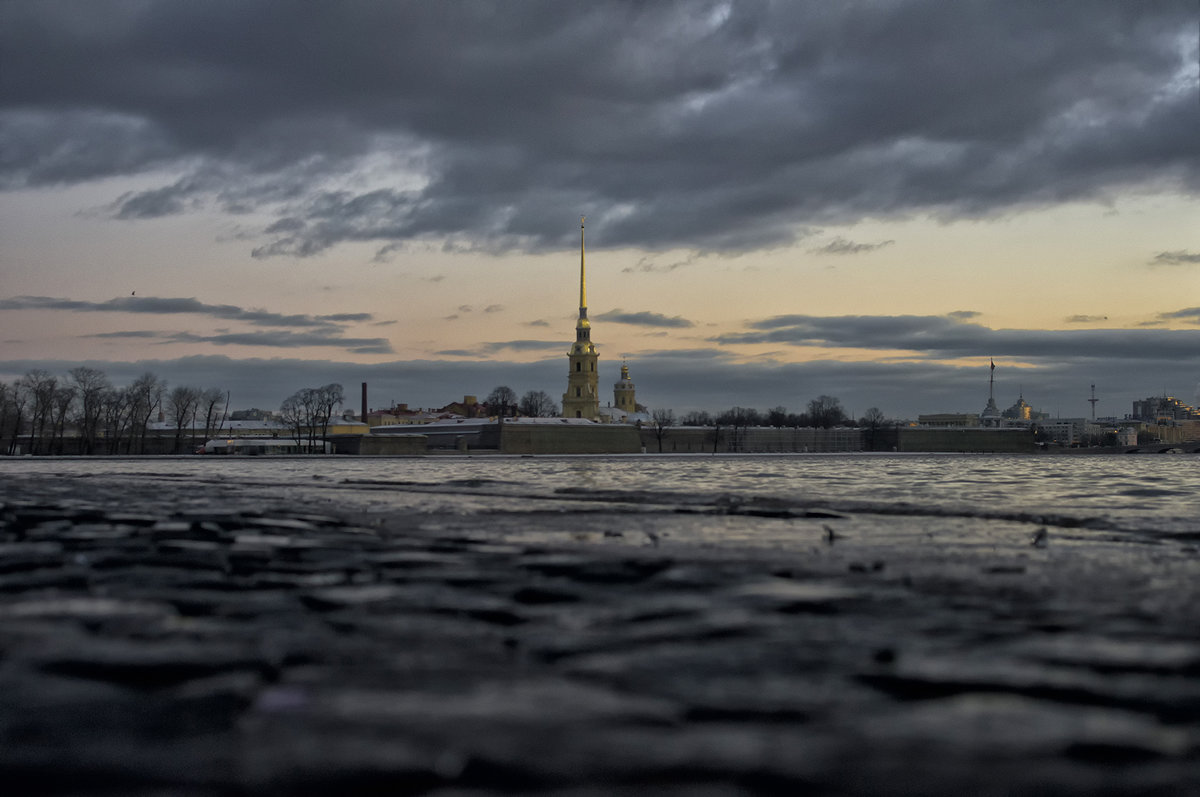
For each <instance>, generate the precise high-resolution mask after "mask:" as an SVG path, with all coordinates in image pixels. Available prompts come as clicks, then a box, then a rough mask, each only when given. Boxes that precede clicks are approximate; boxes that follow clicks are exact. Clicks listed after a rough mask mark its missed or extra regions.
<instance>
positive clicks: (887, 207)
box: [0, 0, 1200, 264]
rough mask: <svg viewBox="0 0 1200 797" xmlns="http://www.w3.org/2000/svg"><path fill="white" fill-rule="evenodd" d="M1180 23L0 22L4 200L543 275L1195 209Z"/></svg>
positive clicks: (563, 14) (964, 13)
mask: <svg viewBox="0 0 1200 797" xmlns="http://www.w3.org/2000/svg"><path fill="white" fill-rule="evenodd" d="M1195 21H1196V19H1195V4H1194V3H1193V2H1184V1H1183V0H1179V1H1178V2H1156V3H1128V4H1121V3H1100V4H1097V3H1091V2H1082V0H1080V1H1079V2H1055V3H1042V2H1032V0H1019V1H1018V2H1000V0H996V1H995V2H982V3H945V2H938V1H937V0H908V1H907V2H891V3H853V4H851V3H844V4H843V3H838V4H833V3H793V2H771V1H770V0H759V1H757V2H756V1H755V0H746V1H745V2H738V3H731V4H724V3H720V2H706V1H705V0H696V2H690V3H670V4H668V3H629V2H619V1H618V0H611V1H610V2H596V3H589V4H574V3H561V2H557V0H541V1H540V2H538V1H534V0H531V1H530V2H522V3H506V4H492V3H420V2H396V3H370V2H332V1H331V0H315V1H314V2H309V3H303V4H299V5H293V4H281V3H277V2H271V1H269V0H262V1H261V2H246V1H245V0H207V1H206V2H204V3H178V2H166V1H165V0H164V1H163V2H154V0H149V1H148V2H138V3H128V2H117V1H116V0H95V1H94V2H88V3H19V2H7V3H3V4H0V52H3V53H4V68H3V69H0V98H2V100H0V186H6V187H10V188H11V187H21V186H37V185H51V184H71V183H76V182H79V181H83V180H92V179H96V178H102V177H108V176H113V175H132V174H149V173H151V172H154V173H155V174H158V173H160V172H161V173H170V174H171V176H170V177H168V178H164V179H163V181H162V185H159V186H156V187H151V188H149V189H148V190H144V191H142V192H140V193H135V194H130V195H127V196H124V197H120V198H118V199H117V202H116V204H115V206H114V208H113V213H114V214H115V215H117V216H121V217H124V218H142V217H147V216H151V217H153V216H158V215H162V214H166V213H179V212H188V211H189V210H191V209H192V208H194V207H197V206H200V207H210V208H217V209H222V210H225V211H227V212H231V213H247V212H250V211H257V212H259V213H260V214H261V213H265V214H267V215H268V216H270V215H273V216H274V217H275V222H274V223H271V222H268V223H267V224H266V225H264V227H267V229H264V230H262V232H261V237H260V238H259V240H257V241H256V245H255V246H254V247H253V253H254V254H255V255H256V256H259V257H270V256H278V255H285V256H295V257H303V256H306V255H311V254H315V253H318V252H321V251H323V250H325V249H327V248H329V247H331V246H335V245H337V244H339V243H342V242H346V241H370V242H374V243H377V244H379V249H378V251H379V252H380V256H381V257H382V256H384V253H386V252H391V251H394V248H393V247H397V246H400V247H403V246H404V245H408V244H412V243H414V242H420V241H433V242H436V243H438V244H440V245H442V246H444V247H446V248H448V249H451V250H458V249H473V248H474V249H486V250H503V249H516V250H544V249H547V248H557V247H563V246H570V245H572V244H573V243H574V241H573V236H574V234H573V232H572V228H573V224H571V223H569V218H573V214H575V213H577V212H578V213H588V214H589V219H588V227H589V231H592V230H595V233H596V237H595V238H594V239H593V240H595V241H597V242H603V244H604V245H605V246H611V247H618V246H638V247H644V248H647V249H651V250H665V249H671V248H684V249H688V250H696V249H700V250H704V249H707V250H723V251H730V252H733V251H746V250H752V249H757V248H762V247H769V246H777V245H785V244H789V243H792V242H794V241H795V240H796V239H797V238H798V237H799V236H801V235H804V234H806V232H805V231H806V230H809V229H811V228H812V227H813V226H820V225H823V224H829V223H848V222H853V221H855V220H858V219H861V218H864V217H866V216H872V217H896V216H905V215H908V214H911V213H914V212H928V213H933V214H934V215H937V216H939V217H941V218H955V217H961V216H974V215H979V214H988V213H993V212H997V211H1003V210H1006V209H1011V208H1017V207H1022V206H1027V205H1030V204H1035V205H1036V204H1043V203H1055V202H1060V201H1066V200H1074V199H1085V200H1086V199H1103V198H1105V197H1106V196H1108V195H1109V194H1110V193H1111V192H1112V191H1114V190H1117V189H1119V188H1121V187H1124V186H1127V185H1130V184H1134V183H1137V184H1141V185H1151V186H1167V187H1170V188H1172V189H1173V190H1179V191H1182V192H1184V193H1187V194H1194V193H1196V192H1197V190H1200V163H1198V158H1197V153H1196V149H1195V131H1196V129H1200V104H1198V103H1197V98H1196V94H1197V75H1196V48H1197V45H1196V42H1197V30H1196V24H1195ZM381 158H382V159H383V160H385V161H386V164H385V165H384V166H380V164H379V163H378V161H379V160H380V159H381ZM347 175H368V176H370V177H372V178H373V179H371V180H367V181H365V182H364V181H355V180H346V179H345V178H346V177H347ZM381 175H382V176H383V178H384V179H381V178H380V176H381ZM368 183H369V184H368ZM268 229H269V231H268ZM1163 254H1165V255H1169V256H1174V255H1175V254H1179V255H1182V256H1183V258H1184V259H1183V260H1178V261H1176V260H1173V259H1171V257H1168V258H1167V259H1166V260H1164V261H1163V262H1165V263H1176V262H1178V263H1179V264H1184V263H1189V262H1192V261H1190V260H1188V259H1187V258H1189V257H1191V255H1190V253H1187V252H1182V253H1163Z"/></svg>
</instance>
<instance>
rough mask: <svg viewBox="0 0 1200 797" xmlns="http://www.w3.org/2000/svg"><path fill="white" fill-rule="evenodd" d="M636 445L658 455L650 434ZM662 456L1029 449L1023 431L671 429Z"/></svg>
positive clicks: (1029, 440) (649, 430) (648, 429)
mask: <svg viewBox="0 0 1200 797" xmlns="http://www.w3.org/2000/svg"><path fill="white" fill-rule="evenodd" d="M641 439H642V445H643V446H645V448H646V450H647V451H649V452H658V451H659V450H660V449H659V439H658V436H657V434H656V433H655V431H654V429H653V428H651V427H644V428H642V430H641ZM661 450H662V453H664V454H686V453H710V454H711V453H718V454H729V453H740V454H769V453H805V452H812V453H836V452H842V451H951V452H976V453H986V452H1001V453H1024V452H1032V451H1034V450H1035V448H1034V440H1033V434H1032V433H1031V432H1029V431H1028V430H1025V429H918V428H912V427H902V428H899V429H894V428H888V429H875V430H869V429H860V428H848V427H835V428H833V429H818V428H811V427H810V428H798V429H797V428H776V427H750V428H733V427H721V428H719V429H716V428H712V427H693V426H683V427H671V428H668V429H665V430H664V431H663V436H662V449H661Z"/></svg>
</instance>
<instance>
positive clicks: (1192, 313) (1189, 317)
mask: <svg viewBox="0 0 1200 797" xmlns="http://www.w3.org/2000/svg"><path fill="white" fill-rule="evenodd" d="M1158 317H1159V320H1160V321H1171V320H1176V319H1178V320H1180V321H1187V322H1189V323H1192V324H1200V307H1188V308H1185V309H1183V310H1176V311H1175V312H1173V313H1159V314H1158Z"/></svg>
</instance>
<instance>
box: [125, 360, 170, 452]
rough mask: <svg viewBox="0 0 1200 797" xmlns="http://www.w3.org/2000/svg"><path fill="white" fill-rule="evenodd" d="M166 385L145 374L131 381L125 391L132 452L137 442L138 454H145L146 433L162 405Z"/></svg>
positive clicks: (149, 374)
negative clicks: (128, 407) (127, 398)
mask: <svg viewBox="0 0 1200 797" xmlns="http://www.w3.org/2000/svg"><path fill="white" fill-rule="evenodd" d="M166 389H167V383H166V382H164V381H163V380H161V379H159V378H158V377H157V376H155V375H154V374H152V373H150V372H149V371H147V372H146V373H144V374H142V375H141V376H139V377H138V378H137V379H135V380H133V383H132V384H130V385H129V387H128V388H127V389H126V393H127V394H128V397H129V403H130V437H129V447H130V451H131V452H132V449H133V444H134V441H135V440H136V441H137V450H138V453H139V454H144V453H146V431H147V430H148V429H149V427H150V420H151V418H153V417H154V414H155V413H157V412H158V410H159V407H160V406H161V405H162V399H163V393H164V392H166Z"/></svg>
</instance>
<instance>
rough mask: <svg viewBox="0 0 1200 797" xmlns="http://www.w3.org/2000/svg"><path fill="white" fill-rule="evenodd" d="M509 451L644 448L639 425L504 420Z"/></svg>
mask: <svg viewBox="0 0 1200 797" xmlns="http://www.w3.org/2000/svg"><path fill="white" fill-rule="evenodd" d="M500 450H501V451H502V452H503V453H505V454H636V453H638V452H640V451H641V450H642V442H641V440H639V438H638V430H637V427H634V426H624V425H619V424H596V425H582V424H563V425H561V426H559V425H555V424H552V423H546V424H532V423H530V424H524V423H522V424H515V423H511V424H504V426H503V427H501V430H500Z"/></svg>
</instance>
